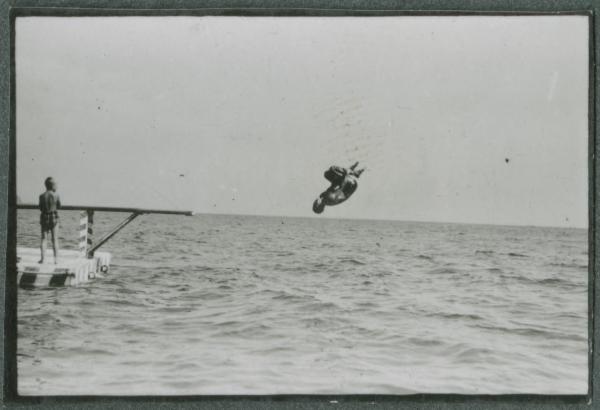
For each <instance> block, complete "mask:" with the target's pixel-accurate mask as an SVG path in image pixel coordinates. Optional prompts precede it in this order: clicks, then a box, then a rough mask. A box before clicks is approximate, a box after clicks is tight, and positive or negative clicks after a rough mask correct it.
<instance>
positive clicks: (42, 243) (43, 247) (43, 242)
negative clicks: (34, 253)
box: [39, 227, 46, 263]
mask: <svg viewBox="0 0 600 410" xmlns="http://www.w3.org/2000/svg"><path fill="white" fill-rule="evenodd" d="M40 251H41V253H42V257H41V259H40V261H39V263H44V256H46V231H44V227H42V239H41V240H40Z"/></svg>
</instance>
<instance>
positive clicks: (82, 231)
mask: <svg viewBox="0 0 600 410" xmlns="http://www.w3.org/2000/svg"><path fill="white" fill-rule="evenodd" d="M87 234H88V214H87V212H86V211H81V213H80V214H79V246H78V249H79V254H80V256H82V257H87V241H88V237H87Z"/></svg>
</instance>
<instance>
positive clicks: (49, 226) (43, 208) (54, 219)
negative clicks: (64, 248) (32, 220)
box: [39, 177, 60, 264]
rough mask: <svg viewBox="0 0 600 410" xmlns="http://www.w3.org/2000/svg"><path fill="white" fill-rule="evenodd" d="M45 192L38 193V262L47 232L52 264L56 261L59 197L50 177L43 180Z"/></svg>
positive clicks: (44, 250) (44, 249)
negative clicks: (49, 240)
mask: <svg viewBox="0 0 600 410" xmlns="http://www.w3.org/2000/svg"><path fill="white" fill-rule="evenodd" d="M44 185H45V186H46V192H44V193H43V194H42V195H40V200H39V208H40V212H41V213H40V225H41V227H42V239H41V242H40V251H41V252H42V258H41V259H40V262H39V263H44V257H45V256H46V240H47V237H48V234H50V238H51V239H52V250H53V251H54V264H56V263H58V212H57V210H58V209H59V208H60V198H59V196H58V194H57V193H56V182H55V181H54V179H52V177H48V178H46V180H45V181H44Z"/></svg>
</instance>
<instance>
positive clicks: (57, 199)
mask: <svg viewBox="0 0 600 410" xmlns="http://www.w3.org/2000/svg"><path fill="white" fill-rule="evenodd" d="M60 207H61V205H60V196H59V195H56V209H60Z"/></svg>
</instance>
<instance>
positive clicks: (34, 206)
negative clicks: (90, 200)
mask: <svg viewBox="0 0 600 410" xmlns="http://www.w3.org/2000/svg"><path fill="white" fill-rule="evenodd" d="M17 208H18V209H39V208H38V205H37V204H17ZM88 209H89V210H92V211H98V212H129V213H136V214H166V215H186V216H192V215H194V212H193V211H177V210H171V209H146V208H121V207H113V206H93V205H63V206H61V207H60V209H59V210H65V211H86V210H88Z"/></svg>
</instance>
